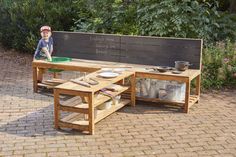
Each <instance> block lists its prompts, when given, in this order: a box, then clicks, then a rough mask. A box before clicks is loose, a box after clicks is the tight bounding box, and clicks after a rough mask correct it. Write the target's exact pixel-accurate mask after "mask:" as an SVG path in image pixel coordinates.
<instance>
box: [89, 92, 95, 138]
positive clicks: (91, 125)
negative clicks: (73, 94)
mask: <svg viewBox="0 0 236 157" xmlns="http://www.w3.org/2000/svg"><path fill="white" fill-rule="evenodd" d="M93 103H94V93H89V95H88V106H89V113H88V118H89V134H91V135H93V134H94V107H93Z"/></svg>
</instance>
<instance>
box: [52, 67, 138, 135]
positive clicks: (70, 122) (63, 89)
mask: <svg viewBox="0 0 236 157" xmlns="http://www.w3.org/2000/svg"><path fill="white" fill-rule="evenodd" d="M95 75H97V73H91V74H89V75H88V76H86V77H90V78H91V77H95ZM127 77H130V78H131V83H130V88H128V87H123V88H121V89H120V91H118V92H116V93H114V94H115V95H114V96H116V95H120V94H122V93H123V92H125V91H126V90H128V89H130V90H131V95H130V100H125V99H124V100H123V99H122V101H121V102H120V103H119V104H116V105H112V107H111V108H110V109H107V110H104V111H100V112H98V114H97V116H96V118H95V108H96V107H97V106H98V105H100V104H102V103H104V102H106V101H107V100H110V99H111V98H110V97H108V96H102V97H99V98H95V93H96V92H98V91H99V90H101V89H103V88H105V87H107V86H108V85H110V84H113V83H119V84H120V81H121V80H124V79H125V78H127ZM60 94H67V95H71V96H75V97H73V98H71V99H74V100H72V101H71V99H69V100H68V101H67V102H64V104H62V103H61V102H60ZM77 96H82V97H86V98H87V103H86V104H81V105H78V104H77V102H76V97H77ZM73 103H76V105H73ZM128 103H131V105H132V106H135V72H132V71H125V72H123V73H122V74H120V75H119V76H118V77H116V78H113V79H109V81H107V80H106V79H104V80H99V84H98V85H95V86H94V87H91V88H89V87H84V86H81V85H78V84H75V83H73V82H67V83H64V84H62V85H59V86H57V87H55V88H54V121H55V123H54V125H55V128H56V129H58V128H60V127H67V128H73V129H78V130H83V131H88V132H89V134H94V132H95V123H97V122H99V121H100V120H102V119H103V118H105V117H107V116H108V115H110V114H112V113H113V112H115V111H117V110H118V109H120V108H122V107H123V106H125V105H126V104H128ZM66 104H67V105H66ZM61 111H67V112H74V113H72V114H70V115H68V116H67V117H64V118H62V119H61V114H60V112H61ZM79 113H84V114H88V120H78V119H79V118H80V117H79Z"/></svg>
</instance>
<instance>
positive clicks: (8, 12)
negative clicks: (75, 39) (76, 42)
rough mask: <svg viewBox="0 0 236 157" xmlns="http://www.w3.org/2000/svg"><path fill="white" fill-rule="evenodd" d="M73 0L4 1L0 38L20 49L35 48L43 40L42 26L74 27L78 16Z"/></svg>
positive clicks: (62, 28) (1, 11)
mask: <svg viewBox="0 0 236 157" xmlns="http://www.w3.org/2000/svg"><path fill="white" fill-rule="evenodd" d="M72 2H73V1H72V0H66V1H64V0H58V1H52V0H51V1H49V0H18V1H9V0H2V1H0V19H1V20H0V41H1V42H2V43H3V44H4V45H6V46H7V47H10V48H14V49H17V50H20V51H27V52H31V53H32V51H34V49H35V47H36V44H37V41H38V40H39V39H40V33H39V28H40V27H41V26H42V25H50V26H52V28H53V30H70V28H71V26H72V25H73V24H74V21H73V19H74V18H75V16H76V15H77V12H76V10H75V9H74V8H73V6H71V3H72Z"/></svg>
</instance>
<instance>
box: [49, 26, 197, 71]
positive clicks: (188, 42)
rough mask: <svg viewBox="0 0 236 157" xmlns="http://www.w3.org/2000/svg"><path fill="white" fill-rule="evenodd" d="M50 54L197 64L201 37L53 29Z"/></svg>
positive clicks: (148, 63)
mask: <svg viewBox="0 0 236 157" xmlns="http://www.w3.org/2000/svg"><path fill="white" fill-rule="evenodd" d="M53 39H54V54H55V55H57V56H65V57H73V58H80V59H91V60H104V61H115V62H123V63H135V64H145V65H163V66H164V65H165V66H174V61H177V60H183V61H189V62H190V63H192V64H193V66H192V67H191V68H194V69H200V67H201V52H202V40H201V39H182V38H181V39H180V38H159V37H146V36H125V35H111V34H98V33H81V32H58V31H56V32H53Z"/></svg>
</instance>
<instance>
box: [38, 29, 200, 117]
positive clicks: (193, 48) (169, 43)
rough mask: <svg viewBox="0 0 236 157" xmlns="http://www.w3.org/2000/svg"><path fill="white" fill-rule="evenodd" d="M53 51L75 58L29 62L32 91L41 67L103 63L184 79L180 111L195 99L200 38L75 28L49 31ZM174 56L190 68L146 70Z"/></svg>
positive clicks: (89, 68)
mask: <svg viewBox="0 0 236 157" xmlns="http://www.w3.org/2000/svg"><path fill="white" fill-rule="evenodd" d="M53 38H54V49H55V52H54V55H55V56H64V57H71V58H77V59H73V61H72V62H68V63H49V62H46V61H34V62H33V80H34V91H35V92H37V88H38V83H40V82H41V81H42V76H41V73H38V72H37V71H40V70H41V69H48V68H55V69H63V70H72V71H85V72H94V71H97V70H99V69H101V68H103V67H122V66H127V67H132V70H134V71H135V72H136V73H135V76H136V78H152V79H159V80H173V81H180V82H183V83H186V93H185V101H184V102H178V103H180V104H181V103H182V104H183V108H184V112H186V113H187V112H188V111H189V108H190V107H191V106H192V105H193V104H194V103H196V102H197V101H198V100H199V96H200V74H201V54H202V40H201V39H179V38H158V37H143V36H126V35H108V34H96V33H79V32H53ZM177 60H184V61H189V62H190V63H192V64H193V66H191V69H189V70H187V71H185V72H183V73H182V74H172V73H154V72H150V71H148V70H146V68H149V67H155V66H171V67H174V62H175V61H177ZM195 78H196V92H195V94H194V95H190V83H191V81H192V80H194V79H195ZM137 99H138V100H143V101H153V102H167V103H176V102H171V101H162V100H159V99H150V98H137Z"/></svg>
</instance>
